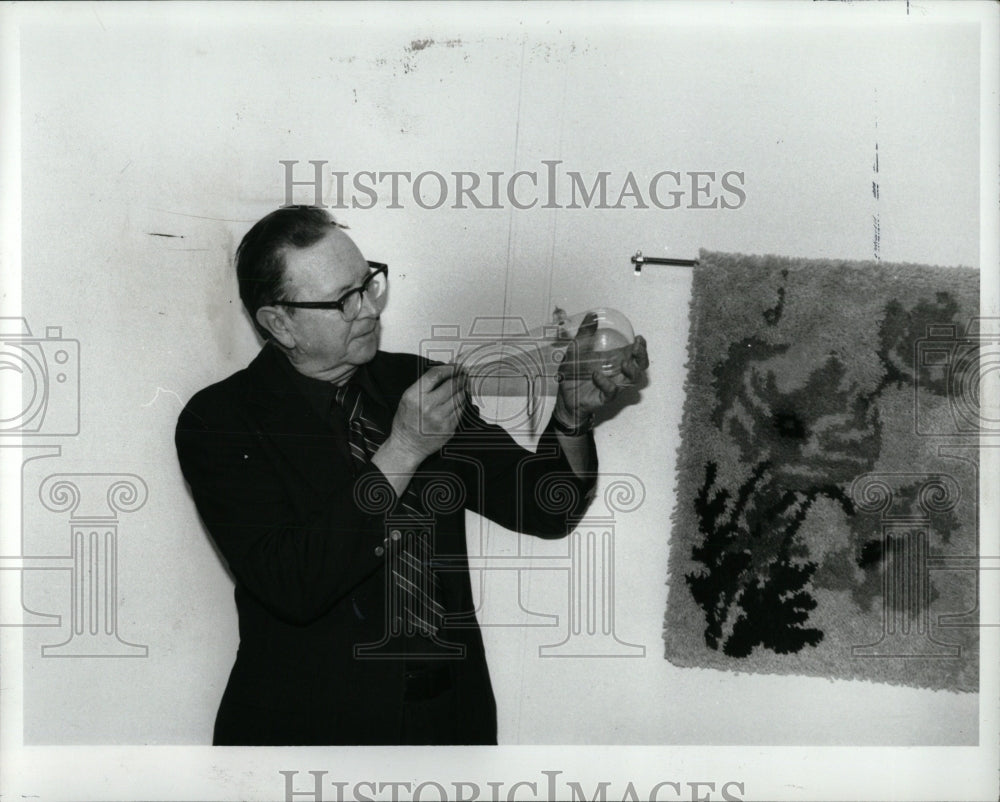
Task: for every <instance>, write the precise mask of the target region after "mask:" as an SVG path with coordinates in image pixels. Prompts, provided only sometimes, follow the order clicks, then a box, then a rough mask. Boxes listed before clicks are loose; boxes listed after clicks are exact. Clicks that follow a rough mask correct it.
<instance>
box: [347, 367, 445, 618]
mask: <svg viewBox="0 0 1000 802" xmlns="http://www.w3.org/2000/svg"><path fill="white" fill-rule="evenodd" d="M363 396H364V394H363V391H362V389H361V388H360V387H359V386H358V385H357V384H356V383H355V382H348V383H347V384H346V385H344V386H342V387H338V388H337V390H336V393H335V394H334V398H335V400H336V402H337V404H339V405H340V406H341V408H342V409H343V410H344V412H345V413H347V418H348V420H349V421H350V428H349V437H348V440H349V444H350V448H351V458H352V459H353V460H354V463H355V465H356V466H357V467H359V468H363V467H365V466H366V465H367V464H368V463H369V462H370V461H371V458H372V455H373V454H374V453H375V452H376V451H377V450H378V448H379V446H381V445H382V443H384V442H385V440H386V434H385V432H383V431H382V429H381V428H380V427H379V425H378V424H377V423H376V422H375V421H373V420H372V419H371V418H370V417H368V416H367V415H365V409H364V399H363ZM416 485H417V482H416V477H414V479H411V481H410V483H409V484H408V485H407V487H406V490H405V491H404V492H403V493H402V495H401V497H400V499H399V506H400V507H402V508H403V509H404V510H406V511H407V512H408V513H410V514H411V515H414V516H417V517H419V518H425V517H426V514H425V513H424V512H423V509H422V505H421V502H420V496H419V494H418V492H417V489H416ZM408 534H409V536H408V537H405V538H403V539H402V540H401V541H400V542H399V543H398V549H394V550H392V551H390V552H389V554H390V560H389V565H390V568H391V571H392V576H393V580H394V581H395V583H396V587H397V588H398V589H399V591H400V598H401V600H402V611H403V613H404V615H405V616H406V620H407V622H408V623H409V625H410V626H411V627H413V628H415V629H416V630H418V631H420V632H422V633H423V634H425V635H427V636H432V635H435V634H436V633H437V631H438V629H440V627H441V623H442V620H443V616H444V607H442V606H441V604H440V602H439V601H438V598H440V596H441V586H440V583H439V581H438V578H437V576H436V575H435V574H434V572H433V571H432V570H431V568H430V565H429V563H430V558H431V546H430V542H429V539H428V536H427V532H426V530H424V529H422V528H419V527H418V528H416V530H415V531H411V530H408ZM390 546H391V544H390Z"/></svg>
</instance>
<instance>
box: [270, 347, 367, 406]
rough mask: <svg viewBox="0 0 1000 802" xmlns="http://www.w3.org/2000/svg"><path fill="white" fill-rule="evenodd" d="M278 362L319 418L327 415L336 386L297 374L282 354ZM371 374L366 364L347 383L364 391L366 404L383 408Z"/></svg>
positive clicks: (332, 401) (332, 383)
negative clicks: (370, 402)
mask: <svg viewBox="0 0 1000 802" xmlns="http://www.w3.org/2000/svg"><path fill="white" fill-rule="evenodd" d="M272 347H273V346H272ZM278 361H279V362H280V363H281V366H282V369H283V370H284V371H285V372H286V373H288V374H289V378H290V379H291V381H292V383H293V384H294V385H295V386H296V387H298V388H299V390H301V392H302V394H303V395H305V397H306V398H307V399H308V401H309V405H310V406H312V407H313V408H314V409H315V410H316V411H317V412H318V413H319V414H320V416H321V417H325V416H326V415H328V414H329V413H330V406H331V405H332V404H333V403H334V395H335V394H336V392H337V387H338V385H337V384H335V383H334V382H330V381H323V380H322V379H314V378H312V377H311V376H306V375H304V374H302V373H299V372H298V371H297V370H296V369H295V366H294V365H292V363H291V362H290V361H289V359H288V357H287V356H285V354H284V353H282V354H281V358H280V359H279V360H278ZM371 373H372V372H371V370H370V369H369V367H368V364H364V365H361V366H359V367H358V369H357V370H356V371H355V372H354V375H353V376H351V378H350V379H348V381H349V382H355V383H356V384H357V385H358V386H359V387H360V388H361V389H362V390H363V391H364V393H365V401H366V403H367V402H368V401H369V400H370V401H372V402H374V403H376V404H378V405H380V406H383V407H384V406H386V402H385V398H384V394H383V392H382V391H381V390H380V389H379V386H378V383H377V382H376V381H375V379H374V378H373V377H372V375H371Z"/></svg>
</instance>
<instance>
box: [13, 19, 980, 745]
mask: <svg viewBox="0 0 1000 802" xmlns="http://www.w3.org/2000/svg"><path fill="white" fill-rule="evenodd" d="M837 5H840V4H837ZM665 16H666V15H665V13H664V11H663V9H662V8H657V7H652V8H650V7H641V8H637V7H634V6H621V7H617V8H615V9H612V10H610V11H606V12H600V10H599V9H583V10H580V9H576V8H574V10H573V13H572V14H571V13H570V12H569V11H568V10H565V7H563V8H558V7H557V8H553V7H549V6H542V7H541V8H527V7H521V6H518V7H515V8H511V7H501V6H493V7H486V8H481V9H479V10H478V12H477V14H476V15H475V16H472V15H467V14H459V13H457V12H455V11H454V10H451V9H448V10H442V9H432V8H427V7H422V8H420V9H418V10H414V9H411V8H406V9H403V8H400V7H395V6H392V7H386V6H381V5H376V6H374V7H365V8H362V9H360V10H359V9H357V8H344V7H339V6H336V5H333V6H321V7H316V6H297V7H296V8H295V10H294V11H293V10H292V8H291V7H288V6H286V7H283V8H273V7H269V6H260V7H253V6H244V7H240V8H239V10H238V11H236V10H233V9H232V8H229V9H228V10H227V13H225V14H216V13H210V11H209V10H208V9H205V8H201V7H198V8H194V9H183V10H172V9H159V8H155V9H154V8H149V7H146V6H145V5H138V4H137V5H136V6H129V5H128V4H125V6H124V7H121V6H116V7H111V6H103V5H98V6H90V5H88V6H84V7H69V8H65V9H62V13H61V16H60V17H59V18H58V21H56V18H55V17H51V18H48V19H45V20H44V21H43V22H42V21H40V22H38V23H37V24H26V25H24V26H23V27H22V29H21V39H20V52H21V87H20V90H21V98H22V106H21V119H22V128H21V136H22V150H23V159H22V184H23V191H22V200H23V210H22V214H23V228H22V233H23V243H22V259H23V263H22V267H23V269H22V285H23V288H22V296H23V310H24V315H25V317H27V318H28V321H29V324H30V325H31V326H32V327H33V329H34V330H35V333H36V334H38V333H40V332H41V331H42V330H43V328H44V327H45V326H47V325H58V326H62V328H63V335H64V336H65V337H71V338H76V339H78V340H79V341H80V348H81V354H82V357H81V364H82V367H81V375H82V380H81V416H82V421H83V425H82V429H81V432H80V434H79V436H78V437H75V438H68V439H65V440H63V441H61V442H62V445H63V453H62V455H61V456H60V457H54V458H48V459H40V460H36V461H34V462H31V463H28V464H27V466H26V467H25V470H24V483H25V497H24V519H25V533H26V534H25V541H26V548H28V549H29V550H31V551H34V552H36V553H43V554H45V553H48V554H58V553H61V552H64V551H65V548H66V539H67V527H66V523H65V517H64V516H62V517H61V516H59V515H56V514H54V513H51V512H48V511H47V510H45V509H43V508H42V507H41V505H40V504H39V503H38V501H37V491H36V488H37V486H38V483H39V482H40V481H41V480H42V479H43V478H44V477H45V476H48V475H49V474H51V473H54V472H60V473H73V472H96V471H116V472H126V473H134V474H138V475H139V476H141V477H142V478H143V479H144V480H145V482H146V483H147V485H148V487H149V501H148V502H147V504H146V505H145V506H144V507H143V508H142V509H141V510H139V511H137V512H135V513H132V514H129V515H123V516H122V521H121V542H120V579H119V597H120V611H119V612H120V632H121V635H122V636H123V637H124V638H126V639H127V640H131V641H134V642H137V643H140V644H144V645H148V647H149V655H148V657H147V658H145V659H133V660H125V659H119V660H100V659H90V660H88V659H76V660H57V659H43V658H41V657H40V656H39V648H40V646H41V645H42V644H46V643H53V642H58V641H60V640H62V639H63V636H64V635H65V630H56V631H53V630H51V629H48V630H46V629H33V630H26V631H25V636H24V643H25V666H24V670H25V675H26V680H25V682H26V688H25V714H24V722H25V742H26V743H35V744H64V743H67V744H76V743H90V744H103V743H126V744H200V743H207V742H208V741H209V739H210V736H211V727H212V721H213V717H214V714H215V709H216V706H217V703H218V700H219V697H220V695H221V692H222V688H223V687H224V683H225V680H226V675H227V672H228V669H229V666H230V664H231V660H232V657H233V654H234V651H235V648H236V642H237V641H236V630H235V626H236V617H235V611H234V608H233V604H232V597H231V582H230V580H229V579H228V577H227V576H226V574H225V572H224V570H223V568H222V566H221V564H220V562H219V560H218V559H217V557H216V556H215V554H214V552H213V550H212V548H211V546H210V544H209V542H208V540H207V538H206V536H205V534H204V531H203V530H202V528H201V526H200V524H199V522H198V519H197V516H196V514H195V511H194V507H193V505H192V503H191V501H190V498H189V496H188V493H187V490H186V488H185V486H184V484H183V481H182V479H181V476H180V473H179V470H178V468H177V465H176V459H175V455H174V448H173V427H174V423H175V420H176V416H177V413H178V412H179V411H180V407H181V403H182V402H184V401H186V400H187V399H188V398H189V397H190V396H191V395H192V394H193V393H194V392H195V391H196V390H197V389H199V388H201V387H203V386H204V385H206V384H208V383H210V382H212V381H215V380H217V379H219V378H222V377H224V376H225V375H228V374H229V373H230V372H232V371H233V370H236V369H238V368H239V367H241V366H243V365H244V364H246V363H247V362H248V361H249V360H250V359H251V358H252V357H253V355H254V353H255V351H256V348H257V344H256V341H255V339H254V336H253V334H252V331H251V329H250V326H249V325H248V323H247V321H246V319H245V317H244V316H243V313H242V310H241V308H240V306H239V300H238V296H237V293H236V284H235V280H234V277H233V275H232V269H231V258H232V254H233V250H234V247H235V243H237V242H238V241H239V238H240V237H241V236H242V234H243V233H244V232H245V231H246V230H247V228H248V227H249V225H250V224H251V223H252V222H253V221H254V220H256V219H257V218H259V217H260V216H262V215H263V214H265V213H266V212H268V211H270V210H271V209H273V208H275V207H276V206H278V205H279V204H281V203H283V202H284V200H285V197H284V186H283V180H282V176H283V171H282V168H281V166H280V164H279V160H283V159H284V160H298V161H300V162H301V164H300V165H299V168H298V169H299V171H300V172H299V173H298V176H299V177H305V176H306V175H307V173H308V169H309V168H308V165H307V164H306V162H307V161H308V160H310V159H322V160H326V161H328V162H329V163H330V164H329V169H331V170H333V169H337V170H343V171H348V172H350V173H352V174H353V173H356V172H358V171H361V170H375V171H390V170H407V171H411V172H412V173H414V174H416V173H418V172H422V171H425V170H434V171H438V172H441V173H444V174H446V175H447V174H448V173H449V172H451V171H457V170H468V171H474V172H477V173H480V174H483V175H485V173H486V172H487V171H505V172H506V173H507V174H510V173H513V172H514V171H515V170H518V169H525V170H535V171H541V170H543V167H542V165H541V160H543V159H561V160H562V161H563V165H562V169H568V170H578V171H580V172H581V173H582V174H583V175H584V176H586V177H588V178H590V179H592V178H593V177H594V176H596V174H597V173H598V172H599V171H601V170H606V171H610V172H611V173H612V176H613V177H614V178H613V179H612V181H611V185H612V186H614V187H618V186H620V182H621V181H622V180H623V179H624V176H625V174H627V173H628V172H629V171H633V172H634V173H635V174H636V175H637V176H639V177H640V183H641V177H643V176H644V177H645V179H646V181H647V182H648V179H649V177H651V176H652V175H653V174H655V173H656V172H659V171H661V170H677V171H682V172H683V171H694V170H708V171H713V170H714V171H718V172H720V173H721V172H725V171H729V170H736V171H741V172H742V173H743V174H744V176H745V191H746V202H745V204H744V205H743V206H742V207H741V208H739V209H736V210H727V211H724V210H710V211H706V210H692V209H685V208H681V209H675V210H662V209H657V208H650V209H645V210H636V209H604V210H601V209H541V208H535V209H532V210H526V211H519V210H515V209H512V208H510V205H509V204H505V207H506V208H504V209H499V210H485V209H484V210H476V209H464V210H463V209H452V208H447V207H442V208H441V209H438V210H425V209H422V208H420V207H419V206H417V205H416V204H415V203H414V202H413V200H412V198H407V199H406V200H404V204H405V208H404V209H387V208H385V203H386V200H385V198H384V197H383V201H382V203H380V204H379V205H378V206H377V207H376V208H373V209H371V210H367V211H365V210H359V209H348V210H344V211H341V212H338V215H339V217H340V219H341V220H343V221H344V222H346V223H348V224H349V225H350V227H351V233H352V235H353V236H354V237H355V238H356V240H357V242H358V243H359V245H360V246H361V248H362V250H363V251H364V252H365V254H366V255H367V256H368V257H369V258H373V259H378V260H383V261H387V262H389V263H390V264H391V266H392V271H393V273H392V281H393V288H392V300H391V304H390V306H389V308H388V309H387V311H386V314H385V336H384V340H383V346H384V347H386V348H388V349H390V350H415V349H416V348H417V347H418V345H419V341H420V339H421V338H422V337H425V336H427V335H428V334H429V329H430V326H431V324H437V323H454V324H458V325H461V326H463V328H464V327H467V326H468V325H469V324H470V323H471V321H472V319H473V318H474V317H475V316H476V315H483V314H518V315H523V316H525V317H526V318H527V319H528V320H529V321H530V322H532V323H541V322H543V321H544V320H545V319H546V316H547V315H548V314H549V312H550V311H551V308H552V306H553V305H555V304H558V305H560V306H563V307H564V308H566V309H568V310H570V311H577V310H583V309H585V308H587V307H590V306H594V305H610V306H615V307H618V308H620V309H622V310H625V311H626V312H627V314H628V315H629V316H630V318H631V319H632V321H633V322H634V324H635V327H636V329H637V331H640V332H642V333H643V334H645V335H646V336H647V338H648V340H649V343H650V352H651V355H652V360H653V364H652V367H651V369H650V382H649V386H648V387H647V388H646V390H645V391H644V392H643V397H642V401H641V403H640V404H638V405H636V406H632V407H629V408H627V409H625V410H623V411H622V412H621V414H619V415H618V416H617V417H615V418H614V419H613V420H611V421H609V422H607V423H606V424H604V425H602V426H601V427H600V429H599V430H598V435H597V439H598V447H599V449H600V453H601V459H602V467H603V469H604V470H605V471H608V472H610V473H622V472H627V473H632V474H634V475H636V476H637V477H639V478H640V479H641V481H642V483H643V484H644V486H645V491H646V500H645V503H644V504H643V505H642V506H641V508H640V509H638V510H637V511H636V512H634V513H630V514H628V515H622V516H621V517H620V518H619V520H618V522H617V524H616V533H617V539H616V544H617V554H616V578H617V583H616V586H615V590H616V594H617V595H616V614H617V634H618V636H619V637H620V638H621V639H622V640H623V641H626V642H628V643H632V644H638V645H641V646H644V647H645V656H644V657H640V658H628V659H624V658H622V659H610V658H591V659H569V660H558V659H542V658H540V657H539V656H538V647H539V646H540V645H542V644H546V643H551V642H553V641H556V640H558V639H559V636H558V634H559V633H560V632H561V630H558V629H551V628H547V629H546V628H528V627H525V626H505V627H492V626H490V627H487V628H486V630H485V636H486V640H487V646H488V651H489V658H490V663H491V667H492V671H493V677H494V682H495V686H496V690H497V696H498V702H499V708H500V738H501V741H502V742H504V743H621V744H697V743H701V744H726V743H762V744H791V743H810V744H829V743H845V744H867V743H880V744H881V743H885V744H932V743H970V742H975V740H976V738H977V736H978V729H977V723H976V722H977V718H976V716H977V709H978V708H977V705H978V700H977V698H976V697H975V696H974V695H966V696H959V695H956V694H950V693H934V692H930V691H919V690H914V689H905V688H895V687H888V686H882V685H877V684H866V683H853V682H839V681H838V682H831V681H825V680H818V679H808V678H797V677H787V676H786V677H771V676H736V675H729V674H724V673H720V672H714V671H699V670H680V669H677V668H674V667H672V666H671V665H670V664H669V663H667V662H666V661H665V660H664V659H663V657H662V641H661V634H660V633H661V621H662V615H663V611H664V605H665V601H666V586H665V579H666V575H667V571H666V561H667V537H668V533H669V520H668V516H669V513H670V511H671V510H672V508H673V505H674V497H673V492H672V488H673V484H674V473H673V471H674V467H673V466H674V456H675V452H676V448H677V447H678V445H679V438H678V433H677V429H678V424H679V420H680V412H681V404H682V400H683V395H682V383H683V378H684V371H683V365H684V349H685V345H686V340H687V319H686V314H687V303H688V299H689V295H690V274H689V272H687V271H685V270H684V269H679V268H647V269H646V271H644V272H643V274H642V275H641V276H634V275H633V274H632V270H631V265H630V264H629V261H628V259H629V256H630V255H631V254H632V253H633V252H634V251H635V250H636V249H637V248H641V249H643V250H644V251H645V252H646V254H647V255H673V256H680V257H693V256H696V255H697V251H698V249H699V248H700V247H705V248H709V249H712V250H723V251H740V252H747V253H761V252H768V253H779V254H786V255H801V256H804V257H843V258H848V259H865V258H871V257H872V256H873V223H872V217H873V215H874V214H875V213H876V211H877V212H878V214H879V216H880V222H881V243H880V256H881V258H882V259H883V260H886V261H913V262H923V263H934V264H943V265H958V264H964V265H972V266H978V264H979V236H980V230H979V160H978V147H979V80H978V77H979V54H978V41H979V39H978V37H979V32H978V28H977V27H975V26H961V25H955V26H942V25H928V24H923V23H921V22H920V21H919V20H917V19H914V20H912V21H908V20H907V19H906V18H905V17H903V16H900V17H899V18H898V20H897V22H898V24H892V25H890V26H888V27H880V26H878V25H876V26H869V27H866V28H858V27H853V26H852V27H848V26H836V25H834V26H823V27H819V26H815V25H808V24H807V25H804V26H800V27H797V28H793V27H781V26H777V27H776V26H773V25H771V26H768V27H749V28H748V27H746V26H740V27H727V26H725V25H724V24H722V23H724V22H725V21H726V16H725V14H724V13H716V14H714V15H713V16H712V18H711V19H710V20H709V22H711V24H705V25H695V24H686V23H684V24H678V23H676V22H668V21H659V20H661V19H663V18H665ZM449 20H451V21H449ZM425 39H430V40H433V43H431V44H427V45H426V46H423V47H420V44H422V40H425ZM415 43H416V46H415ZM876 125H877V127H876ZM876 142H877V144H878V153H879V165H880V172H879V179H880V187H881V198H880V201H879V205H878V208H877V209H876V206H875V201H874V199H873V197H872V191H871V183H872V178H873V171H872V164H873V159H874V155H875V146H876ZM616 181H617V183H616ZM331 185H332V182H331ZM298 198H299V200H300V201H303V202H307V201H309V200H311V194H310V193H309V192H308V191H306V192H304V193H302V194H300V195H299V196H298ZM327 200H328V201H329V200H330V196H329V194H328V197H327ZM154 233H160V234H172V235H175V236H174V237H170V238H167V237H159V236H152V235H151V234H154ZM181 237H183V239H182V238H181ZM484 526H486V530H485V537H486V544H487V548H488V550H489V552H490V553H495V554H502V553H510V552H511V551H512V550H513V549H515V548H516V547H517V546H516V541H515V539H514V536H512V535H510V534H509V533H506V532H501V531H498V530H496V528H495V527H494V528H490V527H488V526H487V525H485V524H484ZM473 531H476V530H475V528H474V529H473ZM522 548H525V549H526V550H527V553H531V554H536V555H554V554H558V553H559V549H560V548H563V549H564V548H565V544H559V543H555V544H552V543H535V542H527V543H525V544H524V545H523V546H522ZM523 579H524V585H523V587H522V589H521V603H522V604H524V605H525V607H527V608H528V609H530V610H532V611H535V612H540V613H546V612H547V613H555V614H559V613H560V611H564V610H565V594H566V586H565V576H564V575H562V574H559V573H557V572H529V573H525V574H523ZM68 593H69V591H68V579H67V577H66V576H65V575H63V576H62V577H61V578H56V577H55V576H54V574H53V573H52V572H33V573H32V574H30V575H28V576H27V577H26V579H25V599H26V601H27V602H30V606H32V607H33V608H34V609H36V610H39V611H45V612H53V613H61V614H63V615H65V614H66V613H67V612H68V604H69V601H68ZM481 600H482V603H483V614H484V621H485V622H486V623H490V621H491V620H492V621H502V622H505V623H511V622H514V623H517V622H520V623H521V624H524V623H529V622H530V621H533V620H535V619H533V618H531V619H529V617H528V616H527V614H524V613H520V612H519V611H518V610H517V608H516V604H515V601H514V596H513V595H512V585H511V583H510V575H490V576H489V577H488V581H487V583H486V585H485V589H484V590H483V592H482V595H481Z"/></svg>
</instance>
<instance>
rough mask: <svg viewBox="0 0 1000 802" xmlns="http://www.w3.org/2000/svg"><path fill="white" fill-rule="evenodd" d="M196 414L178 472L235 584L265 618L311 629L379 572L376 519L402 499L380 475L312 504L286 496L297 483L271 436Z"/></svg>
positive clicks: (189, 417) (347, 484)
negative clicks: (262, 609)
mask: <svg viewBox="0 0 1000 802" xmlns="http://www.w3.org/2000/svg"><path fill="white" fill-rule="evenodd" d="M196 399H197V396H196ZM206 400H207V399H202V401H203V402H204V401H206ZM212 400H214V401H217V400H218V399H212ZM193 406H194V401H192V404H189V405H188V407H187V408H186V409H185V410H184V411H183V412H182V413H181V416H180V419H179V421H178V424H177V429H176V435H175V442H176V446H177V454H178V458H179V461H180V465H181V470H182V472H183V474H184V477H185V479H186V480H187V482H188V484H189V486H190V488H191V494H192V497H193V499H194V502H195V506H196V507H197V509H198V512H199V514H200V515H201V518H202V521H203V522H204V524H205V526H206V528H207V529H208V532H209V534H210V535H211V537H212V539H213V540H214V541H215V543H216V545H217V546H218V548H219V550H220V552H221V553H222V555H223V556H224V557H225V559H226V561H227V562H228V564H229V568H230V570H231V571H232V574H233V576H234V578H235V579H236V581H237V582H238V583H239V584H240V585H241V586H243V587H244V588H245V589H246V590H247V591H248V592H249V593H250V594H251V595H253V596H254V597H255V598H256V599H257V600H258V601H259V602H260V603H261V604H262V605H263V606H264V607H265V608H266V609H268V610H269V611H270V612H271V613H272V614H273V615H275V616H277V617H278V618H280V619H282V620H283V621H286V622H288V623H291V624H299V625H305V624H308V623H311V622H312V621H314V620H316V619H318V618H319V617H321V616H322V615H324V614H325V613H326V612H327V611H329V610H330V609H331V608H332V607H333V606H334V605H335V604H336V603H337V601H338V600H339V599H341V598H342V597H343V596H345V595H346V594H347V593H349V592H350V591H351V590H352V589H353V588H355V587H356V586H357V585H358V584H360V583H361V582H363V581H364V580H365V579H366V578H368V577H369V576H371V575H372V574H373V573H374V572H376V571H377V570H379V568H380V567H381V566H382V565H383V561H384V557H383V556H382V555H383V545H382V542H383V538H384V531H385V529H384V526H385V523H384V520H385V519H384V513H379V512H372V511H371V510H378V509H381V510H385V509H389V508H391V507H392V505H393V504H394V502H395V499H396V497H395V492H394V491H393V489H392V486H391V485H390V484H389V482H388V481H387V480H386V479H385V477H384V476H383V475H382V474H381V472H380V471H379V470H378V468H376V467H375V466H370V467H369V469H367V470H366V471H365V472H363V473H362V474H361V475H360V476H359V478H358V479H357V480H355V479H354V478H353V477H352V476H350V475H349V474H345V479H346V481H344V482H340V483H336V486H332V487H330V488H329V489H328V490H327V491H326V495H325V497H324V496H323V494H322V493H319V494H317V497H316V498H315V499H314V500H313V501H311V502H310V503H305V501H304V498H303V493H302V492H301V488H300V489H299V491H298V492H297V493H296V492H291V491H290V489H289V488H288V487H287V484H288V483H289V482H292V481H295V479H296V477H294V476H290V475H289V471H288V466H286V465H282V463H281V459H282V457H281V454H280V453H279V452H278V451H277V450H275V449H274V447H273V445H272V444H270V443H269V440H268V438H267V437H266V436H264V435H262V434H261V433H259V432H255V431H254V430H253V428H252V427H251V426H241V425H234V423H233V420H234V419H237V420H238V418H235V416H231V415H229V414H221V413H220V410H218V408H217V407H216V406H213V405H210V404H207V403H202V404H200V405H199V407H198V408H199V412H195V411H193V409H192V407H193ZM199 413H200V414H199ZM223 420H224V421H226V423H225V424H223V423H222V422H221V421H223ZM299 480H300V481H301V477H299Z"/></svg>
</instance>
